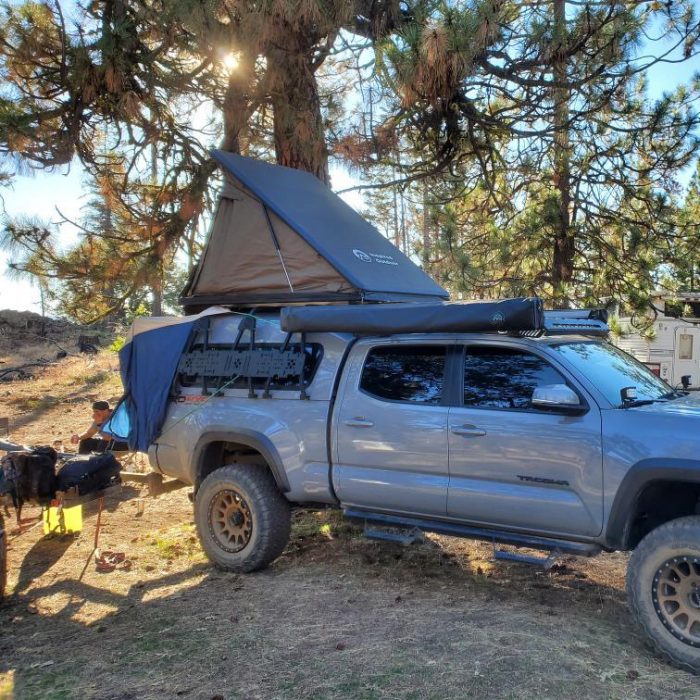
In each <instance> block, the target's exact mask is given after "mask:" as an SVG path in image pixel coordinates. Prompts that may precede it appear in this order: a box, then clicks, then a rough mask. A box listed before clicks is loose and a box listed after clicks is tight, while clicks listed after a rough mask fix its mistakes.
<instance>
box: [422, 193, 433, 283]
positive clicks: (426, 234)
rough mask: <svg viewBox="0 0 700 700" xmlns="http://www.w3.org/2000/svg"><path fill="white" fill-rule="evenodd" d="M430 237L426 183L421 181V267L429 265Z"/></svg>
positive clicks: (424, 267) (426, 268) (425, 267)
mask: <svg viewBox="0 0 700 700" xmlns="http://www.w3.org/2000/svg"><path fill="white" fill-rule="evenodd" d="M432 243H433V241H432V237H431V235H430V205H429V203H428V183H427V182H426V181H425V180H424V181H423V256H422V257H423V269H424V270H426V271H427V270H428V268H429V267H430V253H431V251H432V247H433V245H432Z"/></svg>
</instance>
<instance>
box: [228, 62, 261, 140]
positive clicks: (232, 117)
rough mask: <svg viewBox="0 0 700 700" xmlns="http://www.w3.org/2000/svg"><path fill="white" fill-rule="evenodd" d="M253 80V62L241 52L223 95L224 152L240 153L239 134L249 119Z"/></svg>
mask: <svg viewBox="0 0 700 700" xmlns="http://www.w3.org/2000/svg"><path fill="white" fill-rule="evenodd" d="M254 80H255V74H254V68H253V62H252V60H251V58H250V56H249V55H248V53H247V52H246V51H241V52H240V54H239V58H238V65H237V66H236V67H235V68H234V69H232V70H231V72H230V73H229V76H228V85H227V86H226V94H225V95H224V109H223V117H224V138H223V140H222V142H221V148H222V149H223V150H224V151H229V152H231V153H240V152H241V132H242V131H243V129H244V128H245V126H246V125H247V124H248V119H249V118H250V112H251V104H250V92H251V88H252V83H253V81H254Z"/></svg>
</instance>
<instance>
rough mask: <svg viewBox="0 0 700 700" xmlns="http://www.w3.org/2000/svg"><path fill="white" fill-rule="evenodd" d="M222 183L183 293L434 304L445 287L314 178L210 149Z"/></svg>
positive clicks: (225, 299) (228, 298) (198, 304)
mask: <svg viewBox="0 0 700 700" xmlns="http://www.w3.org/2000/svg"><path fill="white" fill-rule="evenodd" d="M213 156H214V158H215V159H216V160H217V161H218V162H219V164H220V165H221V167H222V168H223V170H224V173H225V176H226V181H225V186H224V189H223V192H222V193H221V197H220V200H219V206H218V209H217V212H216V216H215V218H214V222H213V226H212V230H211V233H210V236H209V241H208V243H207V245H206V248H205V250H204V252H203V254H202V257H201V259H200V262H199V265H198V267H197V269H196V270H195V273H194V275H193V277H192V279H191V280H190V283H189V284H188V286H187V288H186V289H185V290H184V292H183V296H182V299H181V301H182V303H183V305H184V306H185V309H186V310H188V311H192V310H195V309H198V308H200V309H201V308H204V307H206V306H208V305H211V304H225V305H232V306H233V305H237V306H251V305H258V304H266V303H267V304H277V305H280V304H290V303H313V302H342V301H346V302H361V301H377V302H397V301H438V300H441V299H447V298H448V296H449V295H448V294H447V292H446V291H445V290H444V289H442V288H441V287H440V286H438V285H437V284H436V283H435V282H434V281H433V280H432V279H431V278H430V277H429V276H428V275H426V274H425V273H424V272H423V271H422V270H421V269H420V268H419V267H418V266H417V265H415V264H414V263H413V262H412V261H411V260H409V259H408V258H407V257H406V256H405V255H404V254H403V253H401V251H399V250H398V249H397V248H396V247H395V246H394V245H392V244H391V243H390V242H389V241H388V240H387V239H386V238H385V237H384V236H382V235H381V234H380V233H379V232H378V231H377V230H376V229H375V228H374V227H373V226H371V225H370V224H369V223H368V222H367V221H365V220H364V219H363V218H362V217H361V216H360V215H359V214H358V213H357V212H356V211H355V210H354V209H352V208H351V207H350V206H348V205H347V204H346V203H345V202H344V201H343V200H342V199H341V198H340V197H338V196H337V195H336V194H334V193H333V192H332V191H331V190H330V189H329V188H328V187H326V185H324V184H323V183H322V182H321V181H320V180H318V179H317V178H316V177H314V176H313V175H311V174H310V173H306V172H303V171H300V170H294V169H292V168H285V167H282V166H279V165H270V164H268V163H263V162H262V161H258V160H254V159H252V158H245V157H243V156H239V155H236V154H233V153H227V152H225V151H214V152H213Z"/></svg>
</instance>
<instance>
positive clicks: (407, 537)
mask: <svg viewBox="0 0 700 700" xmlns="http://www.w3.org/2000/svg"><path fill="white" fill-rule="evenodd" d="M400 530H403V532H396V528H394V530H389V529H388V528H383V527H370V526H369V525H365V531H364V536H365V537H366V538H367V539H368V540H383V541H384V542H398V543H399V544H403V545H409V544H414V543H415V542H422V541H423V539H424V538H423V531H422V530H419V529H418V528H417V527H414V528H411V529H410V530H406V528H404V527H401V528H400Z"/></svg>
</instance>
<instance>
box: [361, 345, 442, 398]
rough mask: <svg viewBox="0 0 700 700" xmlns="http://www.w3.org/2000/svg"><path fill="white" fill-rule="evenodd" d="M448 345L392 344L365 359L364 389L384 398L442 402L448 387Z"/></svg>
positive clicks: (380, 347)
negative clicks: (446, 370)
mask: <svg viewBox="0 0 700 700" xmlns="http://www.w3.org/2000/svg"><path fill="white" fill-rule="evenodd" d="M446 356H447V348H446V346H444V345H390V346H378V347H374V348H372V349H371V350H370V351H369V352H368V353H367V357H366V358H365V362H364V366H363V368H362V375H361V377H360V390H361V391H363V392H364V393H366V394H369V395H370V396H372V397H374V398H376V399H380V400H382V401H392V402H397V401H398V402H409V403H419V404H427V405H439V404H440V403H441V402H442V399H443V395H444V387H445V365H446Z"/></svg>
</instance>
